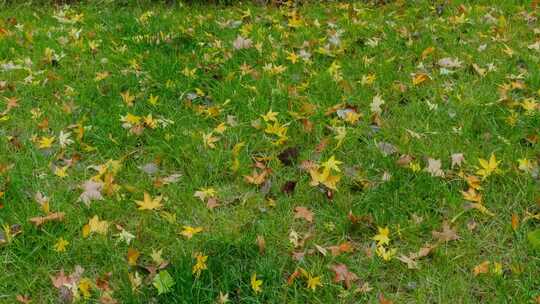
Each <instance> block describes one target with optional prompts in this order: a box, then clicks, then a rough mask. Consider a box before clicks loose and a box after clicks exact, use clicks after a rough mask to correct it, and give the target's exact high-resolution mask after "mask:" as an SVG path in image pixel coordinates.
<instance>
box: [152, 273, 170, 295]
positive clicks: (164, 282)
mask: <svg viewBox="0 0 540 304" xmlns="http://www.w3.org/2000/svg"><path fill="white" fill-rule="evenodd" d="M174 284H175V282H174V279H173V278H172V277H171V275H170V274H169V272H168V271H167V270H162V271H160V272H159V273H158V274H157V275H156V276H155V277H154V279H153V280H152V285H154V287H155V288H156V289H157V291H158V294H164V293H169V292H171V291H172V287H173V286H174Z"/></svg>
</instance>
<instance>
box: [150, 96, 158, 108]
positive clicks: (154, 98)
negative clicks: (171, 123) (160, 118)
mask: <svg viewBox="0 0 540 304" xmlns="http://www.w3.org/2000/svg"><path fill="white" fill-rule="evenodd" d="M158 99H159V96H154V95H153V94H150V97H148V103H149V104H151V105H153V106H155V105H157V104H158Z"/></svg>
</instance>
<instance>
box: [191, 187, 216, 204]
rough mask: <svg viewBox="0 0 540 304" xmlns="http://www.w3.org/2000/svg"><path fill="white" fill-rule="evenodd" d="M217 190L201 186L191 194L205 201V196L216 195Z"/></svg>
mask: <svg viewBox="0 0 540 304" xmlns="http://www.w3.org/2000/svg"><path fill="white" fill-rule="evenodd" d="M216 195H217V191H216V190H215V189H214V188H201V189H199V190H197V191H195V194H194V195H193V196H195V197H198V198H199V199H200V200H201V201H203V202H204V201H206V199H207V198H212V197H216Z"/></svg>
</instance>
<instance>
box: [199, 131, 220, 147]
mask: <svg viewBox="0 0 540 304" xmlns="http://www.w3.org/2000/svg"><path fill="white" fill-rule="evenodd" d="M219 140H220V138H219V137H216V136H214V135H213V132H210V133H207V134H203V143H204V146H205V147H207V148H210V149H214V148H215V147H216V145H215V144H214V143H216V142H218V141H219Z"/></svg>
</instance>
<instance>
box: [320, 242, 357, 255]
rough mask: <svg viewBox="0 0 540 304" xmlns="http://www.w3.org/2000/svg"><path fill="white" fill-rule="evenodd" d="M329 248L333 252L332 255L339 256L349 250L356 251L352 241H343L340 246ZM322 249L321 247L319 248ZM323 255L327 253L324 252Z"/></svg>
mask: <svg viewBox="0 0 540 304" xmlns="http://www.w3.org/2000/svg"><path fill="white" fill-rule="evenodd" d="M328 249H329V250H330V252H331V253H332V256H338V255H340V254H342V253H347V252H349V253H350V252H353V251H354V246H353V244H352V243H351V242H343V243H341V244H339V245H338V246H330V247H328ZM319 251H320V249H319ZM323 255H325V254H324V253H323Z"/></svg>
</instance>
